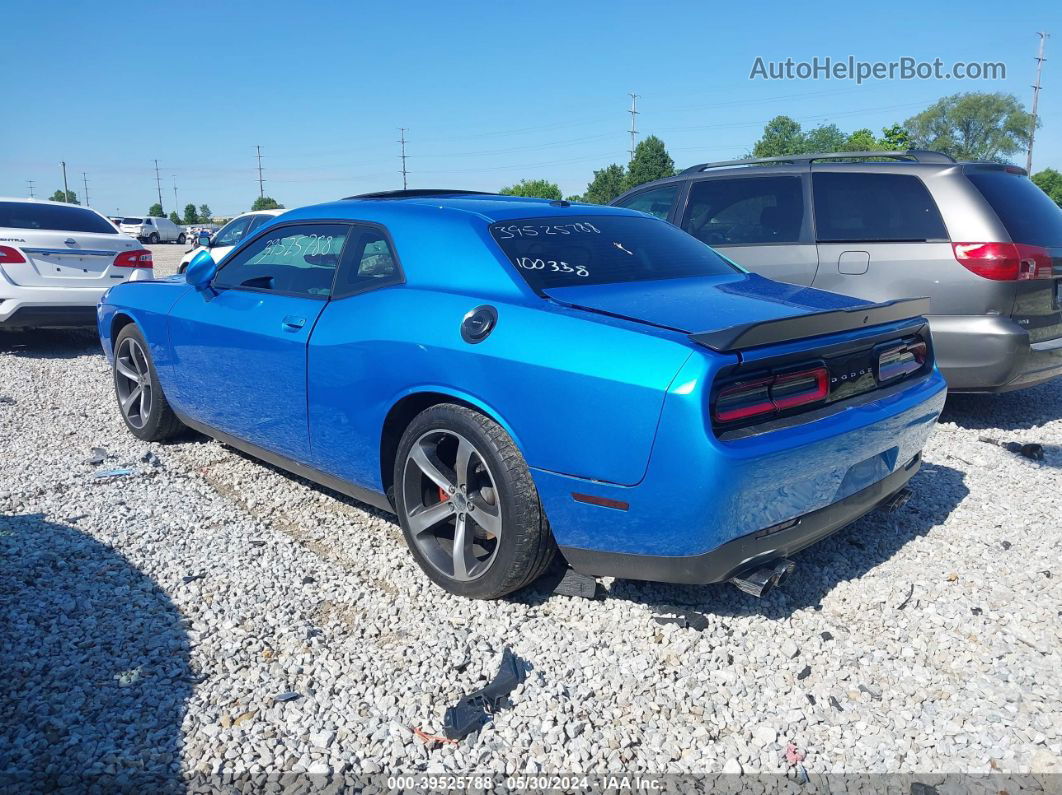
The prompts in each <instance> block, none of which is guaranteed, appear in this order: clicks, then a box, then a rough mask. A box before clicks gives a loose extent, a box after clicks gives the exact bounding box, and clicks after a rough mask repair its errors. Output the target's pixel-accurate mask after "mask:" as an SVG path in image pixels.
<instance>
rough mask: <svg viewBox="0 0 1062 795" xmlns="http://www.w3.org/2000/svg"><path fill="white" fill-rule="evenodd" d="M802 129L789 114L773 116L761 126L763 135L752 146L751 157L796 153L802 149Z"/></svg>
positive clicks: (803, 143) (803, 142)
mask: <svg viewBox="0 0 1062 795" xmlns="http://www.w3.org/2000/svg"><path fill="white" fill-rule="evenodd" d="M804 145H805V139H804V131H803V130H802V129H801V128H800V123H799V122H797V121H795V120H794V119H791V118H790V117H789V116H775V117H774V118H773V119H771V120H770V121H769V122H767V124H766V125H765V126H764V128H763V135H762V136H761V137H760V140H758V141H757V142H756V143H755V144H754V145H753V147H752V156H753V157H780V156H782V155H798V154H800V153H801V152H804V151H806V150H805V149H804Z"/></svg>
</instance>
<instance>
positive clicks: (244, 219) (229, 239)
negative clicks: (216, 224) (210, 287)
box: [177, 210, 287, 273]
mask: <svg viewBox="0 0 1062 795" xmlns="http://www.w3.org/2000/svg"><path fill="white" fill-rule="evenodd" d="M286 212H287V210H257V211H255V212H250V213H244V214H243V215H238V216H236V217H235V218H233V219H232V220H231V221H229V222H228V223H227V224H225V225H224V226H223V227H221V229H219V230H218V231H217V232H216V233H214V234H211V235H208V236H207V237H208V239H207V240H203V239H202V232H200V235H199V238H197V239H193V241H192V244H193V248H192V249H191V250H190V251H189V252H188V253H187V254H185V255H184V256H183V257H182V258H181V262H180V265H178V267H177V272H178V273H184V272H185V271H186V270H187V269H188V263H189V262H191V261H192V258H193V257H194V256H195V255H196V254H198V253H199V252H200V251H203V250H208V251H210V256H211V257H213V258H214V261H215V262H220V261H221V260H222V258H223V257H224V256H225V255H226V254H228V253H229V252H230V251H232V248H233V246H235V245H237V244H238V243H239V242H240V241H241V240H243V239H244V238H245V237H246V236H247V235H250V234H251V233H252V232H254V231H256V230H257V229H258V227H260V226H261V225H262V224H264V223H265V222H266V221H268V220H270V219H272V218H276V217H277V216H278V215H280V214H282V213H286ZM204 243H205V245H204Z"/></svg>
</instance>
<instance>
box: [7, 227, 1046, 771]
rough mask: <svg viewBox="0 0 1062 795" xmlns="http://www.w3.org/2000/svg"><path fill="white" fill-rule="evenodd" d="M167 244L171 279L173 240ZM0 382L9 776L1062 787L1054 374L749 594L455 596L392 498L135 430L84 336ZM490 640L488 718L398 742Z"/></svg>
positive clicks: (69, 337)
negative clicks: (873, 778)
mask: <svg viewBox="0 0 1062 795" xmlns="http://www.w3.org/2000/svg"><path fill="white" fill-rule="evenodd" d="M155 251H156V260H155V262H156V267H157V270H158V272H159V273H160V274H161V273H164V272H168V270H167V269H169V270H172V269H174V268H175V267H176V263H177V260H179V258H180V254H182V253H183V247H178V246H157V247H155ZM164 258H165V260H164ZM171 258H172V260H173V261H172V263H169V264H167V262H168V260H169V259H171ZM0 397H2V398H3V399H0V460H3V461H4V462H5V464H6V465H5V466H4V467H3V471H2V473H0V659H2V660H3V665H2V666H0V670H2V673H0V703H2V704H4V705H5V706H6V709H4V710H3V713H2V715H0V770H6V771H12V770H21V771H25V772H26V773H28V774H29V775H31V776H32V777H33V778H34V779H36V780H38V781H47V782H50V783H51V784H63V783H70V779H65V778H64V776H69V775H70V774H72V773H83V772H88V773H97V774H101V775H117V776H119V778H118V779H116V781H118V782H119V783H120V782H121V780H122V779H121V778H120V777H121V776H123V775H127V776H134V777H135V776H144V775H147V774H151V775H154V776H157V777H158V778H159V780H160V781H161V782H162V783H166V782H170V783H171V784H172V783H173V782H177V781H178V778H177V777H178V776H179V775H180V774H185V775H187V774H190V773H192V772H196V771H198V772H203V773H217V772H219V771H248V772H251V773H257V772H260V771H294V772H302V771H309V772H312V773H325V772H329V771H332V772H335V771H361V772H375V771H385V772H388V773H394V772H401V771H406V772H411V771H428V772H443V771H454V772H458V773H470V772H474V771H479V772H487V771H492V772H496V773H501V772H505V773H514V772H518V771H519V772H525V773H526V772H536V771H550V772H556V771H570V772H580V773H583V772H592V771H596V772H611V773H616V772H619V771H632V772H633V771H641V772H645V773H649V774H656V773H662V772H684V771H692V772H718V771H727V772H732V771H739V770H740V771H744V772H746V773H751V772H764V773H772V772H777V773H783V772H786V771H789V773H790V775H795V774H797V773H798V772H799V769H800V766H802V767H803V768H804V769H805V770H806V771H807V772H808V773H810V774H812V775H815V774H816V773H831V772H844V773H868V772H869V773H885V772H905V773H944V772H965V773H989V772H993V771H1004V772H1013V773H1028V772H1035V773H1047V772H1062V694H1060V686H1062V678H1060V677H1059V671H1060V670H1062V644H1060V637H1059V636H1060V623H1062V622H1060V620H1059V619H1060V616H1062V588H1060V584H1062V565H1060V564H1062V559H1060V558H1062V527H1060V524H1062V522H1060V510H1059V491H1060V485H1062V476H1060V473H1062V387H1060V385H1059V384H1055V385H1049V386H1042V387H1039V388H1036V389H1033V390H1029V391H1026V392H1022V393H1018V394H1011V395H1004V396H999V397H994V398H972V397H970V398H954V399H952V400H950V401H949V404H948V408H947V409H946V412H945V415H944V417H943V420H942V422H941V423H940V425H939V427H938V428H937V430H936V432H935V433H934V434H933V436H932V438H931V440H930V442H929V445H928V447H927V449H926V455H925V465H924V467H923V469H922V471H921V472H920V473H919V474H918V475H917V476H916V477H915V479H914V480H913V481H912V488H913V491H914V498H913V499H912V500H911V502H910V503H908V505H907V506H906V507H905V508H903V509H901V510H899V511H896V512H894V513H885V512H876V513H874V514H872V515H870V516H868V517H866V518H864V519H863V520H861V521H859V522H858V523H856V524H855V525H853V526H852V527H850V528H848V529H847V530H845V531H842V532H841V533H839V534H837V535H836V536H834V537H832V538H831V539H828V540H827V541H825V542H823V543H820V544H818V545H817V546H815V547H813V548H811V549H809V550H807V551H805V552H803V553H801V554H800V555H799V556H797V563H798V566H797V570H796V573H795V575H794V576H793V577H792V578H791V579H790V581H789V582H788V583H787V584H786V585H785V586H784V587H783V588H781V589H778V590H776V591H774V592H773V593H772V594H771V595H770V596H768V597H767V598H765V599H763V600H759V601H757V600H754V599H752V598H750V597H746V596H745V595H743V594H741V593H739V592H738V591H736V590H735V589H733V588H732V587H730V586H710V587H701V588H693V587H676V586H664V585H655V584H646V583H636V582H630V581H611V582H610V581H606V583H605V584H606V586H607V588H608V596H607V598H606V599H604V600H601V601H588V600H582V599H577V598H569V597H561V596H550V595H548V594H547V593H545V592H544V591H542V590H530V591H528V592H525V593H521V594H518V595H516V596H514V597H512V598H510V599H508V600H503V601H499V602H493V603H482V602H470V601H465V600H462V599H458V598H454V597H451V596H448V595H447V594H445V593H444V592H442V591H440V590H438V589H437V588H435V587H434V586H432V585H431V584H430V582H429V581H428V579H427V578H426V577H425V576H423V575H422V574H421V573H420V571H419V570H418V569H417V568H416V566H415V565H414V563H413V562H412V560H411V558H410V557H409V555H408V554H407V552H406V549H405V546H404V542H403V540H402V537H401V533H400V530H399V528H398V526H397V524H396V523H395V522H394V521H393V520H392V519H391V518H390V517H388V516H386V515H384V514H381V513H378V512H376V511H374V510H372V509H368V508H366V507H365V506H362V505H360V504H358V503H356V502H353V501H351V500H348V499H346V498H343V497H339V496H337V495H336V494H334V493H332V492H328V491H326V490H323V489H319V488H316V487H313V486H311V485H310V484H308V483H306V482H304V481H302V480H299V479H297V478H294V477H291V476H288V475H286V474H284V473H282V472H280V471H278V470H276V469H273V468H271V467H268V466H265V465H263V464H260V463H257V462H255V461H253V460H252V459H250V458H247V457H245V456H243V455H240V454H238V453H236V452H234V451H232V450H230V449H228V448H225V447H223V446H222V445H220V444H218V443H216V442H213V441H208V440H206V439H204V438H202V437H198V436H190V437H189V438H187V439H185V440H182V441H179V442H177V443H173V444H168V445H146V444H143V443H141V442H138V441H137V440H136V439H134V438H133V437H132V436H131V435H130V434H128V433H127V432H126V431H125V430H124V427H123V426H122V423H121V420H120V419H119V415H118V411H117V408H116V406H115V405H114V398H113V395H112V392H111V386H110V379H109V372H108V368H107V366H106V363H105V361H104V359H103V357H102V356H101V355H100V353H99V349H98V346H97V344H96V343H95V342H94V341H93V340H92V339H91V338H86V337H79V336H78V335H75V334H61V333H46V332H38V333H35V334H17V335H16V334H6V335H5V334H0ZM980 436H993V437H996V438H998V439H1001V440H1004V441H1010V440H1016V441H1020V442H1039V443H1042V444H1043V445H1044V448H1045V458H1044V460H1043V461H1040V462H1035V461H1031V460H1027V459H1025V458H1022V457H1020V456H1018V455H1016V454H1014V453H1011V452H1008V451H1007V450H1005V449H1002V448H1000V447H998V446H992V445H989V444H986V443H984V442H981V441H979V437H980ZM94 447H103V448H105V449H106V451H107V454H108V457H107V458H106V459H105V460H104V461H102V462H99V463H90V458H91V457H92V449H93V448H94ZM149 452H150V453H152V454H154V456H155V457H156V458H152V456H146V458H147V459H148V460H145V455H146V454H147V453H149ZM117 467H128V468H131V469H133V470H134V474H133V475H131V476H126V477H116V478H111V479H104V478H101V479H97V478H94V473H96V472H98V471H100V470H105V469H111V468H117ZM674 616H679V617H684V618H685V619H686V621H685V622H684V623H686V624H689V626H683V625H682V623H674V622H672V623H661V622H660V621H658V620H656V619H658V618H660V617H665V618H666V617H674ZM506 646H511V647H512V649H513V650H514V651H515V652H516V654H517V655H518V656H519V657H521V658H522V659H523V660H525V661H527V663H528V664H529V666H530V668H531V671H530V674H529V676H528V679H527V681H526V682H525V683H524V684H523V685H521V686H520V687H519V688H518V689H517V690H515V691H514V692H513V694H512V696H511V704H510V705H509V706H508V708H506V709H504V710H502V711H500V712H499V713H498V714H497V715H496V716H495V719H494V722H493V723H492V724H490V725H489V726H488V727H486V728H485V729H483V730H482V731H481V732H479V733H478V734H476V735H473V736H471V737H469V738H467V739H466V740H464V741H462V742H461V743H459V744H449V743H446V744H444V743H438V742H425V741H424V740H423V739H421V738H420V737H418V736H416V735H415V734H414V733H413V731H412V728H414V727H415V728H419V729H422V730H423V731H424V732H427V733H429V734H439V733H441V728H442V716H443V712H444V710H445V708H446V706H448V705H450V704H452V703H453V702H454V701H455V700H456V699H457V698H459V697H460V696H461V695H463V694H465V693H468V692H470V691H471V690H473V689H476V688H477V687H480V686H482V685H483V684H484V683H485V681H486V679H488V678H489V677H491V676H492V675H493V674H494V672H495V671H496V670H497V667H498V663H499V660H500V656H501V652H502V650H503V648H504V647H506ZM282 694H290V695H289V696H285V698H287V697H290V700H283V699H282V698H281V699H278V696H281V695H282ZM789 743H793V744H794V745H795V747H796V750H797V753H798V755H799V754H803V755H804V758H803V760H802V761H799V762H798V763H797V767H796V768H793V769H790V763H789V762H788V761H787V759H786V748H787V745H788V744H789ZM1057 781H1058V780H1057V779H1055V782H1056V783H1057Z"/></svg>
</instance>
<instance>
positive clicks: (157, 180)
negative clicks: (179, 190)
mask: <svg viewBox="0 0 1062 795" xmlns="http://www.w3.org/2000/svg"><path fill="white" fill-rule="evenodd" d="M155 187H156V188H158V189H159V207H162V179H161V178H160V177H159V161H158V160H156V161H155ZM163 212H165V208H163Z"/></svg>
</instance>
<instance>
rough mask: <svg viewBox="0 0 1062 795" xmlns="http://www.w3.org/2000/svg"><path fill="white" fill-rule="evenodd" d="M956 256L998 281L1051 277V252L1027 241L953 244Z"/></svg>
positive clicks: (981, 274)
mask: <svg viewBox="0 0 1062 795" xmlns="http://www.w3.org/2000/svg"><path fill="white" fill-rule="evenodd" d="M951 245H952V249H953V250H954V252H955V259H956V260H958V261H959V264H960V265H962V266H963V267H964V268H966V269H967V270H968V271H971V272H972V273H976V274H977V275H978V276H981V277H983V278H985V279H991V280H993V281H997V282H1016V281H1025V280H1026V279H1050V278H1051V275H1052V273H1051V270H1052V261H1051V253H1050V252H1049V251H1048V250H1047V249H1046V248H1043V247H1042V246H1031V245H1029V244H1028V243H952V244H951Z"/></svg>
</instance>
